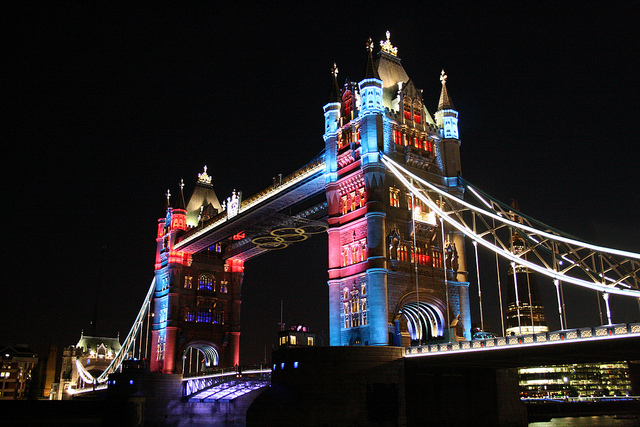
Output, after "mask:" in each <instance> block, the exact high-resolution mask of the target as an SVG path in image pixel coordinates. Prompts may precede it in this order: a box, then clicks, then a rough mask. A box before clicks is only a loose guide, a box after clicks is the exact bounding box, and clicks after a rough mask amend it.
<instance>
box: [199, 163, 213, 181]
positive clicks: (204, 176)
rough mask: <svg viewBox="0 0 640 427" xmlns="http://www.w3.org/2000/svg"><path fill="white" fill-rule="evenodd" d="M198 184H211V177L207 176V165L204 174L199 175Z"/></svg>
mask: <svg viewBox="0 0 640 427" xmlns="http://www.w3.org/2000/svg"><path fill="white" fill-rule="evenodd" d="M198 182H204V183H205V184H211V177H210V176H209V175H207V165H205V166H204V172H202V173H199V174H198Z"/></svg>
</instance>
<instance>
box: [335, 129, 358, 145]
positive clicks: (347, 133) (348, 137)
mask: <svg viewBox="0 0 640 427" xmlns="http://www.w3.org/2000/svg"><path fill="white" fill-rule="evenodd" d="M354 133H355V141H354V140H353V139H354ZM352 142H355V143H356V145H357V144H359V143H360V127H359V126H357V125H355V132H354V131H353V128H352V127H351V126H349V127H346V128H344V129H342V131H341V132H339V133H338V151H340V150H342V149H343V148H348V147H350V146H351V143H352Z"/></svg>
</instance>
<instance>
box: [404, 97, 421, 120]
mask: <svg viewBox="0 0 640 427" xmlns="http://www.w3.org/2000/svg"><path fill="white" fill-rule="evenodd" d="M402 104H403V110H404V119H405V120H413V122H414V123H416V124H420V123H422V104H421V103H420V102H419V101H417V100H416V101H415V102H413V104H412V103H411V99H410V98H408V97H405V98H404V100H403V102H402ZM412 107H413V108H412Z"/></svg>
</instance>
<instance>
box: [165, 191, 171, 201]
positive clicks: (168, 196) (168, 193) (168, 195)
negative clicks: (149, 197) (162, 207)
mask: <svg viewBox="0 0 640 427" xmlns="http://www.w3.org/2000/svg"><path fill="white" fill-rule="evenodd" d="M165 196H167V204H169V198H170V197H171V191H169V189H168V188H167V194H165Z"/></svg>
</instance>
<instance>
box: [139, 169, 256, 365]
mask: <svg viewBox="0 0 640 427" xmlns="http://www.w3.org/2000/svg"><path fill="white" fill-rule="evenodd" d="M198 177H199V179H198V182H197V183H196V187H195V189H194V192H193V195H192V196H191V199H190V201H189V204H188V205H186V204H185V201H184V196H183V187H184V185H183V184H182V183H181V185H180V195H179V197H178V200H177V202H176V203H175V206H173V207H172V206H171V204H170V193H169V192H167V210H166V216H165V218H162V219H160V220H158V231H157V236H156V242H157V250H156V260H155V278H156V288H155V294H154V300H153V327H152V332H151V335H152V339H151V353H150V354H151V356H150V370H151V371H152V372H162V373H168V374H171V373H185V374H189V373H191V374H193V373H198V372H203V371H206V370H208V369H212V368H214V367H217V366H220V367H226V366H234V365H237V364H239V360H240V359H239V355H240V353H239V348H240V289H241V286H242V278H243V274H244V273H243V271H244V265H243V262H242V261H240V260H234V259H228V260H224V259H223V257H222V253H221V251H220V248H219V246H218V245H216V246H213V247H211V248H208V249H207V250H205V251H201V252H198V253H188V252H186V251H179V250H176V249H175V247H176V245H177V243H179V241H180V239H181V238H182V236H183V235H184V234H185V232H186V231H188V230H189V229H190V228H191V227H193V226H197V225H198V223H200V222H202V221H205V220H207V219H209V218H210V217H213V216H215V215H217V214H218V213H219V212H220V211H221V208H220V204H219V203H218V199H217V197H216V195H215V192H214V191H213V188H212V186H211V178H210V177H209V176H208V175H207V173H206V167H205V171H204V173H201V174H199V175H198Z"/></svg>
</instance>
